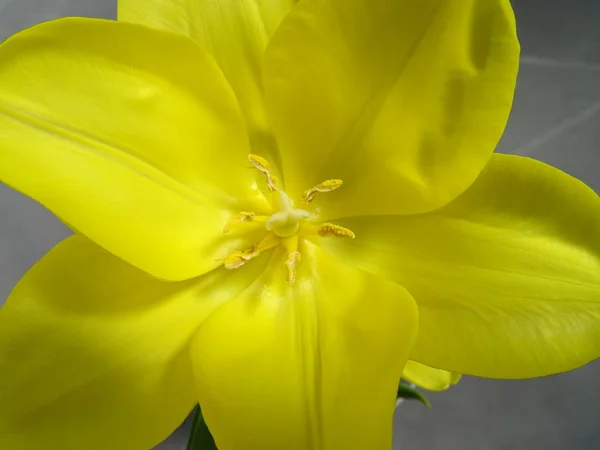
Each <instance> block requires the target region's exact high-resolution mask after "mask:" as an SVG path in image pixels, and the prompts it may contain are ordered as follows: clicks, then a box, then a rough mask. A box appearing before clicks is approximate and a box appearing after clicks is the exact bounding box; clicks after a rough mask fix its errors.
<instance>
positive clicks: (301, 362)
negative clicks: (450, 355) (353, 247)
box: [191, 246, 417, 450]
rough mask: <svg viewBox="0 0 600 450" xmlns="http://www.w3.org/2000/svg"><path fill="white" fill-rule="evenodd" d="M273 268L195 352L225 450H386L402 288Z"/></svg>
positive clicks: (407, 336)
mask: <svg viewBox="0 0 600 450" xmlns="http://www.w3.org/2000/svg"><path fill="white" fill-rule="evenodd" d="M284 274H285V267H284V266H283V264H282V263H281V260H280V259H279V258H277V255H276V257H275V258H274V259H273V260H272V261H271V267H270V268H268V269H267V271H266V272H265V274H264V275H263V277H262V278H260V279H258V280H257V281H256V282H255V283H254V285H253V286H252V287H251V288H250V289H248V290H247V291H246V292H244V293H243V294H242V295H241V296H239V297H238V298H237V299H235V300H234V301H232V302H230V303H227V304H226V305H224V306H223V307H222V308H220V309H219V310H218V311H217V312H215V313H214V315H213V316H211V318H210V319H209V320H207V321H206V322H205V324H203V326H202V327H201V328H200V330H199V332H198V334H197V335H196V337H195V338H194V341H193V344H192V347H191V352H192V359H193V364H194V369H195V375H196V383H197V387H198V392H199V398H200V404H201V405H202V411H203V413H204V416H205V418H206V422H207V424H208V426H209V428H210V429H211V431H212V433H213V435H214V437H215V440H216V443H217V446H218V447H219V449H221V450H230V449H242V448H243V449H244V450H281V449H286V450H306V449H309V448H310V449H314V450H318V449H320V450H325V449H338V448H360V449H372V450H377V449H389V448H391V442H392V441H391V440H392V414H393V411H394V404H395V396H396V390H397V388H398V380H399V379H400V375H401V372H402V367H403V366H404V363H405V362H406V359H407V357H408V353H409V351H410V348H411V346H412V342H413V338H414V334H415V331H416V320H417V319H416V308H415V306H414V302H413V300H412V298H411V297H410V296H409V295H408V293H406V291H405V290H404V289H403V288H401V287H400V286H398V285H396V284H394V283H390V282H388V281H385V280H383V279H379V278H376V277H373V276H370V275H368V274H366V273H363V272H360V271H358V270H356V269H354V268H350V267H348V266H345V265H343V263H342V262H340V261H338V260H335V259H333V258H331V257H330V256H327V255H326V254H325V253H324V252H323V251H322V250H320V249H318V248H315V247H312V246H311V247H307V249H305V250H303V258H302V261H301V262H300V266H299V273H298V277H297V281H296V284H295V285H294V287H291V286H290V285H289V284H288V283H287V282H286V281H285V275H284Z"/></svg>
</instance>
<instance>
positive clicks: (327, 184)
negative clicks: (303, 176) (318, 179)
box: [302, 179, 344, 203]
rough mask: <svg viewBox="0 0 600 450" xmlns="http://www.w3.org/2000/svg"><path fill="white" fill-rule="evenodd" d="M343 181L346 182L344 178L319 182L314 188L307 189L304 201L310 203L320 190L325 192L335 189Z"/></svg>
mask: <svg viewBox="0 0 600 450" xmlns="http://www.w3.org/2000/svg"><path fill="white" fill-rule="evenodd" d="M343 183H344V182H343V181H342V180H338V179H331V180H325V181H323V182H322V183H319V184H317V185H316V186H315V187H314V188H312V189H309V190H308V191H305V192H304V195H303V196H302V198H303V199H304V201H305V202H306V203H310V202H312V201H313V199H314V198H315V196H316V195H317V194H318V193H319V192H321V193H323V192H331V191H335V190H336V189H337V188H339V187H340V186H341V185H342V184H343Z"/></svg>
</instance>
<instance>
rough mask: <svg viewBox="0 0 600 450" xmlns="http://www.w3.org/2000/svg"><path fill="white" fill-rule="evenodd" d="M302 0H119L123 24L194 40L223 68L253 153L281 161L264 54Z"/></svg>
mask: <svg viewBox="0 0 600 450" xmlns="http://www.w3.org/2000/svg"><path fill="white" fill-rule="evenodd" d="M296 2H297V0H119V2H118V5H119V9H118V17H119V20H124V21H128V22H134V23H141V24H144V25H149V26H152V27H156V28H160V29H164V30H169V31H173V32H175V33H180V34H184V35H187V36H190V37H191V38H192V39H194V40H195V41H196V42H198V43H199V44H200V45H201V46H202V47H203V48H204V49H205V50H207V51H208V52H209V53H210V54H211V56H212V57H213V58H214V59H215V60H216V62H217V63H218V64H219V66H220V68H221V70H222V71H223V73H224V74H225V76H226V77H227V80H228V81H229V83H230V84H231V86H232V88H233V90H234V91H235V94H236V96H237V99H238V102H239V103H240V106H241V108H242V113H243V115H244V118H245V120H246V124H247V126H248V129H249V132H250V142H251V145H252V152H253V153H256V154H259V155H262V156H264V157H266V158H267V159H268V160H269V161H272V162H273V163H278V162H279V155H278V152H277V146H276V143H275V141H274V139H273V137H272V134H271V125H270V120H269V118H268V117H267V113H266V109H265V105H264V93H263V85H262V72H263V68H262V65H263V56H264V51H265V48H266V47H267V43H268V42H269V40H270V38H271V36H272V35H273V33H274V32H275V30H276V29H277V27H278V26H279V24H280V23H281V21H282V20H283V18H284V17H285V16H286V15H287V14H288V13H289V11H290V10H291V8H292V6H293V5H294V4H295V3H296Z"/></svg>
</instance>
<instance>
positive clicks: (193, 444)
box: [187, 406, 218, 450]
mask: <svg viewBox="0 0 600 450" xmlns="http://www.w3.org/2000/svg"><path fill="white" fill-rule="evenodd" d="M193 415H194V419H193V425H192V431H191V433H190V438H189V440H188V445H187V450H218V449H217V446H216V445H215V440H214V439H213V437H212V434H210V431H209V430H208V427H207V426H206V422H205V421H204V417H203V416H202V410H201V409H200V407H199V406H196V408H195V409H194V412H193Z"/></svg>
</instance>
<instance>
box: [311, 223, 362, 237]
mask: <svg viewBox="0 0 600 450" xmlns="http://www.w3.org/2000/svg"><path fill="white" fill-rule="evenodd" d="M318 234H319V236H323V237H329V236H334V237H341V238H348V239H354V238H355V237H356V235H355V234H354V233H353V232H352V231H351V230H349V229H348V228H344V227H341V226H339V225H336V224H333V223H323V224H321V227H320V228H319V231H318Z"/></svg>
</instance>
